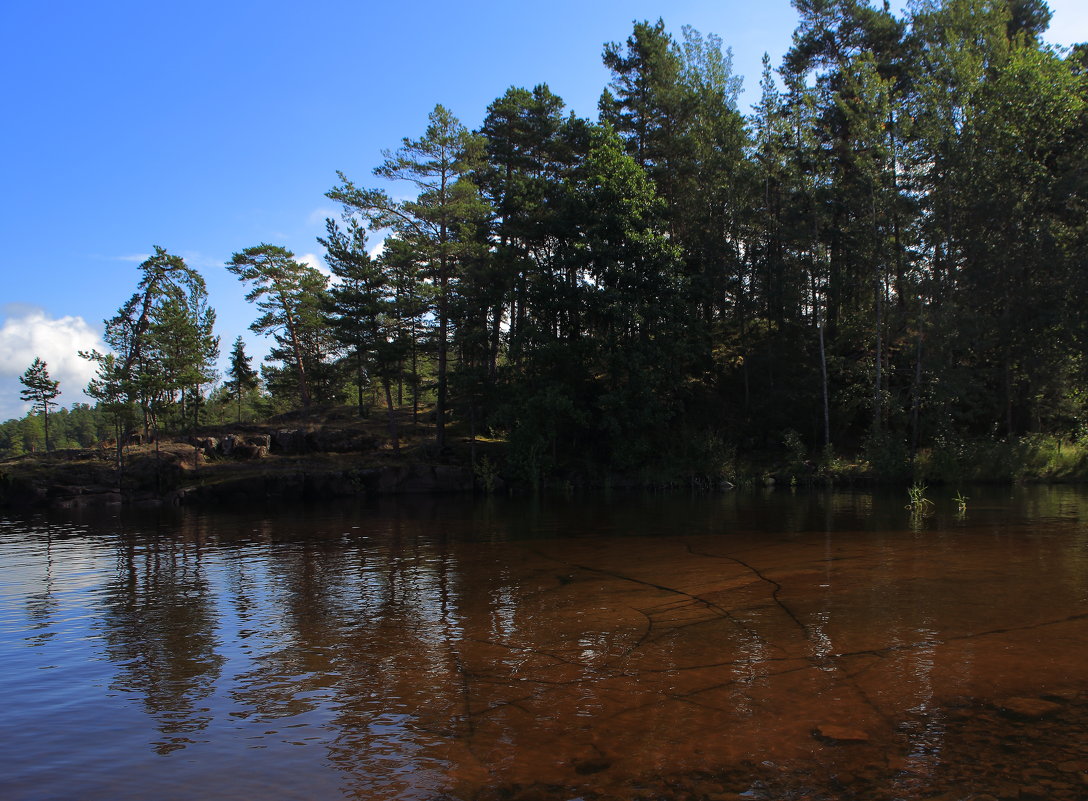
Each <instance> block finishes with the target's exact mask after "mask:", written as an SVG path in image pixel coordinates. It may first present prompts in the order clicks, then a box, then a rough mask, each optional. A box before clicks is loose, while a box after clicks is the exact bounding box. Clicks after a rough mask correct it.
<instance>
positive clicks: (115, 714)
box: [0, 487, 1088, 801]
mask: <svg viewBox="0 0 1088 801" xmlns="http://www.w3.org/2000/svg"><path fill="white" fill-rule="evenodd" d="M969 494H970V495H972V498H971V499H970V500H969V502H968V509H967V512H966V514H964V515H957V514H956V513H955V506H954V504H953V503H952V501H951V499H950V498H949V497H947V496H936V495H934V496H933V497H934V500H935V501H936V505H935V507H934V511H933V513H932V514H930V515H928V516H925V517H918V516H912V515H911V513H910V512H908V511H906V510H905V509H904V503H905V500H906V499H905V496H903V495H902V493H893V494H889V495H879V494H877V495H874V494H870V493H854V494H851V493H837V494H828V493H791V492H790V491H789V490H782V489H780V490H777V491H773V492H766V493H761V494H748V495H745V494H739V493H738V494H730V495H725V496H698V497H673V496H649V497H644V496H617V497H613V498H604V499H602V498H591V499H585V498H575V499H569V498H551V499H546V500H541V501H532V500H523V499H495V500H491V501H477V502H472V501H467V500H464V499H415V500H409V501H401V502H389V503H382V504H378V505H370V506H366V505H351V504H347V505H326V506H321V507H294V508H285V509H261V510H257V511H252V510H250V511H231V512H216V513H204V512H194V511H187V510H182V511H171V512H161V513H154V514H152V513H142V514H141V513H136V512H133V511H125V512H123V513H118V512H109V513H100V514H92V513H84V514H83V515H82V516H80V515H79V514H77V513H66V514H63V515H62V514H59V513H57V514H52V513H50V514H45V515H41V514H39V515H34V516H29V517H19V516H11V515H9V516H7V517H6V518H2V519H0V709H2V713H0V743H3V748H2V749H0V798H4V799H12V800H13V801H16V800H18V801H22V800H23V799H25V800H27V801H30V800H34V801H37V800H38V799H84V800H85V801H94V800H95V799H110V800H111V801H123V800H124V799H147V798H156V799H191V798H205V799H235V798H238V799H241V798H245V799H252V798H262V799H339V798H359V799H377V800H378V801H382V800H384V799H420V801H431V800H432V799H461V800H466V801H467V799H479V800H480V801H483V800H485V799H499V798H505V799H517V798H522V799H537V801H542V800H543V801H547V799H564V801H565V800H567V799H575V798H582V799H586V801H589V799H601V800H602V801H603V800H605V799H608V800H609V801H618V799H631V798H641V799H674V798H675V799H688V798H706V799H715V798H717V799H736V798H744V799H757V800H758V799H771V798H810V799H821V798H827V799H831V798H836V799H837V798H866V799H868V798H877V799H879V798H886V799H900V798H901V799H913V798H928V797H931V796H935V795H936V796H940V795H941V794H942V793H943V794H944V796H942V797H946V798H969V797H973V795H975V794H983V793H985V794H988V795H990V796H992V797H993V798H1027V797H1039V798H1056V799H1061V798H1070V799H1074V798H1083V797H1085V796H1088V742H1085V738H1084V729H1083V720H1084V719H1085V713H1086V712H1088V668H1086V667H1085V666H1086V665H1088V522H1085V521H1086V519H1088V493H1086V492H1085V491H1083V490H1079V489H1074V488H1068V487H1055V488H1020V489H1015V490H975V491H971V492H969ZM1033 793H1034V794H1036V796H1032V794H1033Z"/></svg>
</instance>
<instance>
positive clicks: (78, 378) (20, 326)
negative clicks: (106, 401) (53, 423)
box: [0, 305, 106, 420]
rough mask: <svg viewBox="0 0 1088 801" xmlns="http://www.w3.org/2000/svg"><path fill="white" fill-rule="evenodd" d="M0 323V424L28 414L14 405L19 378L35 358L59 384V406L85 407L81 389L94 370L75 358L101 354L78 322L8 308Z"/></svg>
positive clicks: (92, 333)
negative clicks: (90, 352) (87, 352)
mask: <svg viewBox="0 0 1088 801" xmlns="http://www.w3.org/2000/svg"><path fill="white" fill-rule="evenodd" d="M0 317H2V319H3V322H2V323H0V420H7V419H9V418H12V417H22V416H23V415H24V414H26V412H27V410H28V409H29V404H27V403H24V402H23V401H21V400H20V399H19V391H20V390H22V389H23V385H22V384H20V383H19V376H21V375H22V374H23V373H25V372H26V368H27V367H29V366H30V363H31V362H33V361H34V359H35V357H37V358H39V359H41V360H42V361H44V362H45V363H46V365H47V366H48V367H47V369H48V370H49V375H50V377H51V378H53V380H55V381H60V391H61V395H60V397H59V398H58V399H57V400H58V402H60V403H62V404H63V405H64V406H71V405H72V404H73V403H77V402H90V401H89V399H88V398H87V396H86V395H85V394H84V392H83V389H84V387H86V386H87V382H88V381H90V380H91V379H92V378H93V377H94V365H93V364H91V363H90V362H88V361H87V360H86V359H81V358H79V354H78V351H80V350H90V349H91V348H97V349H98V350H100V351H105V350H106V346H105V344H104V343H103V342H102V338H101V337H100V336H99V334H98V332H97V331H96V330H95V329H94V327H92V326H91V325H90V324H89V323H87V321H86V320H84V319H83V318H82V317H71V316H69V317H59V318H58V317H50V316H49V315H47V314H46V313H45V311H44V310H43V309H40V308H37V307H34V306H23V305H8V306H5V307H3V308H0Z"/></svg>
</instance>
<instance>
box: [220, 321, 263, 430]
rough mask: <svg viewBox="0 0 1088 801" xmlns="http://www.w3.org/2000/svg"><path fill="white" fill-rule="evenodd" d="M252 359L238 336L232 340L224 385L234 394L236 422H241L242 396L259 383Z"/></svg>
mask: <svg viewBox="0 0 1088 801" xmlns="http://www.w3.org/2000/svg"><path fill="white" fill-rule="evenodd" d="M252 361H253V360H252V359H251V358H250V357H249V356H247V355H246V346H245V343H244V342H243V341H242V337H241V336H239V337H238V338H237V339H235V340H234V347H233V348H231V351H230V369H229V370H228V371H227V375H229V376H230V378H229V379H228V380H227V381H226V382H225V384H224V386H225V387H226V389H227V391H228V392H230V393H231V394H232V395H233V396H234V402H235V407H236V409H237V417H236V421H237V422H239V423H240V422H242V398H244V397H245V396H246V395H247V394H248V393H249V392H252V391H253V390H255V389H256V388H257V386H258V384H259V383H260V382H259V380H258V378H257V371H256V370H254V369H253V365H252Z"/></svg>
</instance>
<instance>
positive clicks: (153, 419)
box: [80, 247, 219, 441]
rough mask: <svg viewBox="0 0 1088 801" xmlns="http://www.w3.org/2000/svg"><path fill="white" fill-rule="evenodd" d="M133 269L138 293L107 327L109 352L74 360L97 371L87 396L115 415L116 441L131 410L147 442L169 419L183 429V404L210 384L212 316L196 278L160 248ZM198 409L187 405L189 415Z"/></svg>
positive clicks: (214, 343)
mask: <svg viewBox="0 0 1088 801" xmlns="http://www.w3.org/2000/svg"><path fill="white" fill-rule="evenodd" d="M139 269H140V273H141V279H140V282H139V284H138V285H137V291H136V293H135V294H133V295H132V297H131V298H129V300H128V301H126V302H125V303H124V304H123V305H122V306H121V308H120V310H119V311H118V313H117V314H116V315H115V316H114V317H112V318H110V319H109V320H106V321H105V334H104V339H105V341H106V344H107V345H109V346H110V348H111V350H112V352H110V353H105V354H103V353H99V352H98V351H93V350H92V351H90V352H89V353H83V352H81V353H80V356H82V357H84V358H86V359H89V360H91V361H93V362H95V363H96V364H97V365H98V369H97V375H96V377H95V378H94V380H92V381H91V383H90V384H89V385H88V387H87V394H88V395H90V396H91V397H93V398H95V399H96V400H97V401H98V402H99V403H100V404H102V405H104V407H105V408H106V409H108V410H109V413H110V414H112V415H113V417H114V422H115V427H116V433H117V435H118V436H117V439H118V441H120V439H121V435H122V433H123V432H125V431H127V430H128V429H129V427H130V426H131V425H132V424H133V421H134V419H135V412H136V411H137V410H138V412H139V413H140V414H142V418H143V419H142V423H143V425H142V427H143V432H144V434H145V435H150V434H152V433H153V432H157V431H158V429H159V427H160V424H161V423H162V422H163V421H164V418H167V417H171V416H172V417H173V422H174V423H175V424H176V425H177V426H178V427H180V426H182V425H184V424H186V423H187V422H188V419H189V415H188V413H187V403H186V400H187V398H191V397H193V396H194V395H195V396H200V395H201V387H202V385H204V384H207V383H210V382H211V381H213V380H214V379H215V374H214V369H213V364H214V362H215V360H216V359H217V358H218V356H219V338H218V337H217V336H215V335H214V332H213V329H214V325H215V311H214V310H213V309H212V308H211V307H210V306H209V304H208V292H207V287H206V285H205V283H204V279H203V278H202V277H201V276H200V274H199V273H198V272H196V271H195V270H193V269H192V268H190V267H189V266H187V265H186V264H185V261H184V260H183V259H182V258H181V257H180V256H174V255H171V254H170V253H167V252H166V251H165V250H163V249H162V248H160V247H156V248H155V253H154V255H152V256H151V257H150V258H148V259H146V260H145V261H144V262H143V263H142V264H140V267H139ZM198 408H199V405H197V406H195V407H194V405H193V404H191V403H190V404H188V409H189V411H195V410H196V409H198ZM194 417H195V415H194ZM193 422H197V421H196V420H195V419H194V420H193Z"/></svg>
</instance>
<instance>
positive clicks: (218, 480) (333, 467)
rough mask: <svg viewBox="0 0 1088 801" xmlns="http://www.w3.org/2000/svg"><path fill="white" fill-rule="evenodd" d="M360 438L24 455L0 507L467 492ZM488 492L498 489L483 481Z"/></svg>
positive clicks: (462, 478) (444, 469)
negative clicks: (119, 460)
mask: <svg viewBox="0 0 1088 801" xmlns="http://www.w3.org/2000/svg"><path fill="white" fill-rule="evenodd" d="M381 445H382V443H381V442H380V441H379V440H377V439H375V438H374V437H373V436H371V435H369V434H368V433H367V432H365V431H336V430H327V429H313V430H305V429H298V428H295V429H289V428H283V429H276V430H273V431H259V430H258V431H244V430H242V431H231V432H228V433H226V434H224V435H222V436H211V435H207V436H199V437H193V438H191V439H189V440H188V441H183V442H179V441H168V442H157V443H150V444H144V443H138V442H137V443H133V444H131V445H126V446H125V447H124V448H123V456H124V458H123V462H122V466H121V468H120V469H118V467H117V465H116V449H115V448H114V447H112V446H111V447H102V448H95V449H84V450H65V451H54V452H51V453H48V454H31V455H27V456H22V457H17V458H14V459H7V460H5V461H4V462H0V506H16V507H26V506H48V507H52V508H83V507H93V506H114V505H136V506H157V505H164V506H177V505H208V504H221V503H245V502H268V501H273V500H276V501H278V500H284V501H295V500H314V499H321V498H334V497H359V496H377V495H401V494H412V493H458V492H459V493H467V492H472V491H474V490H476V489H479V488H480V481H479V479H478V478H477V476H476V474H475V472H474V471H473V470H472V468H471V467H469V466H466V465H459V464H438V463H434V462H431V461H426V460H424V459H421V458H419V457H420V456H421V455H424V454H421V453H420V452H419V449H415V450H414V451H412V452H409V453H405V454H403V455H402V454H398V453H393V452H391V451H389V450H387V449H382V447H381ZM490 482H491V489H495V488H496V487H497V486H498V485H499V484H501V480H500V479H497V478H492V479H490Z"/></svg>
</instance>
